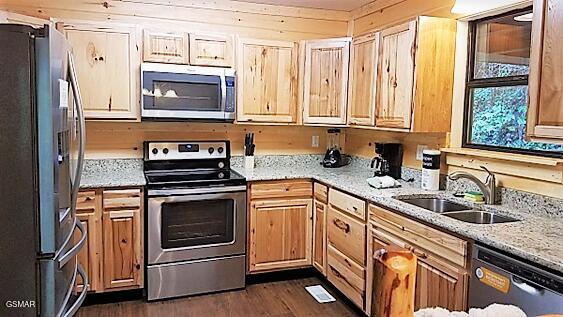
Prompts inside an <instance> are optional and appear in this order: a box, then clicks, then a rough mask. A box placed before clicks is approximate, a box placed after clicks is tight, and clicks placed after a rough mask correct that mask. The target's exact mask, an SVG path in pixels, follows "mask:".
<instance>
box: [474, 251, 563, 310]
mask: <svg viewBox="0 0 563 317" xmlns="http://www.w3.org/2000/svg"><path fill="white" fill-rule="evenodd" d="M509 270H510V271H509ZM514 272H519V273H521V275H525V276H530V277H531V278H528V279H527V278H524V277H521V276H519V275H516V274H514ZM530 279H536V281H538V283H536V282H532V281H530ZM561 280H562V278H561V277H560V276H559V277H558V276H555V275H553V274H551V273H549V272H544V271H542V270H539V269H537V268H535V267H533V266H530V265H528V264H526V263H523V262H520V261H518V260H515V259H511V258H509V257H506V256H505V255H503V254H500V253H497V252H495V251H492V250H487V249H483V248H480V247H477V248H476V249H475V251H474V256H473V261H472V273H471V282H470V285H469V307H475V308H483V307H486V306H488V305H490V304H493V303H499V304H510V305H515V306H517V307H520V308H521V309H522V310H524V312H525V313H526V314H527V315H528V316H538V315H545V314H563V295H562V294H561V293H559V292H560V291H561V287H562V286H563V284H561ZM539 282H541V283H542V284H544V285H551V286H553V289H549V288H548V287H546V286H542V285H540V284H539Z"/></svg>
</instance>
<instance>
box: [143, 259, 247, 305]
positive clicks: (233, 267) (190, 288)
mask: <svg viewBox="0 0 563 317" xmlns="http://www.w3.org/2000/svg"><path fill="white" fill-rule="evenodd" d="M245 258H246V257H245V256H244V255H238V256H231V257H222V258H212V259H204V260H196V261H186V262H175V263H170V264H160V265H153V266H149V267H148V268H147V297H148V298H147V299H148V300H156V299H163V298H170V297H177V296H184V295H194V294H202V293H209V292H215V291H223V290H228V289H236V288H243V287H244V286H245V262H246V261H245Z"/></svg>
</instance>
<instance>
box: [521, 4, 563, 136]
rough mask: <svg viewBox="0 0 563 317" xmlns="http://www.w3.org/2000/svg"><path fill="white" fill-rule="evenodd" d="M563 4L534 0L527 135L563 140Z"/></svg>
mask: <svg viewBox="0 0 563 317" xmlns="http://www.w3.org/2000/svg"><path fill="white" fill-rule="evenodd" d="M562 24H563V5H561V1H559V0H535V1H534V17H533V22H532V51H531V56H530V76H529V96H530V105H529V109H528V122H527V135H528V136H529V137H530V138H531V139H533V140H537V141H544V142H552V143H563V45H562V44H561V43H562V42H563V29H562V28H561V25H562Z"/></svg>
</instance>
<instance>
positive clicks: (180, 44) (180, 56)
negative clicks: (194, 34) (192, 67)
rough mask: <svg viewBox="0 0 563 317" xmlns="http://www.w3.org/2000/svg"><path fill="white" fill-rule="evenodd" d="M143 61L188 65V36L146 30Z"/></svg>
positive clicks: (144, 32)
mask: <svg viewBox="0 0 563 317" xmlns="http://www.w3.org/2000/svg"><path fill="white" fill-rule="evenodd" d="M143 61H145V62H158V63H176V64H184V63H188V61H189V59H188V34H187V33H183V32H166V31H158V30H147V29H145V30H144V31H143Z"/></svg>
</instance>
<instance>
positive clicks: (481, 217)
mask: <svg viewBox="0 0 563 317" xmlns="http://www.w3.org/2000/svg"><path fill="white" fill-rule="evenodd" d="M444 215H445V216H446V217H450V218H454V219H457V220H460V221H465V222H470V223H477V224H494V223H505V222H514V221H520V220H518V219H515V218H511V217H507V216H501V215H497V214H493V213H491V212H487V211H480V210H469V211H456V212H450V213H446V214H444Z"/></svg>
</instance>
